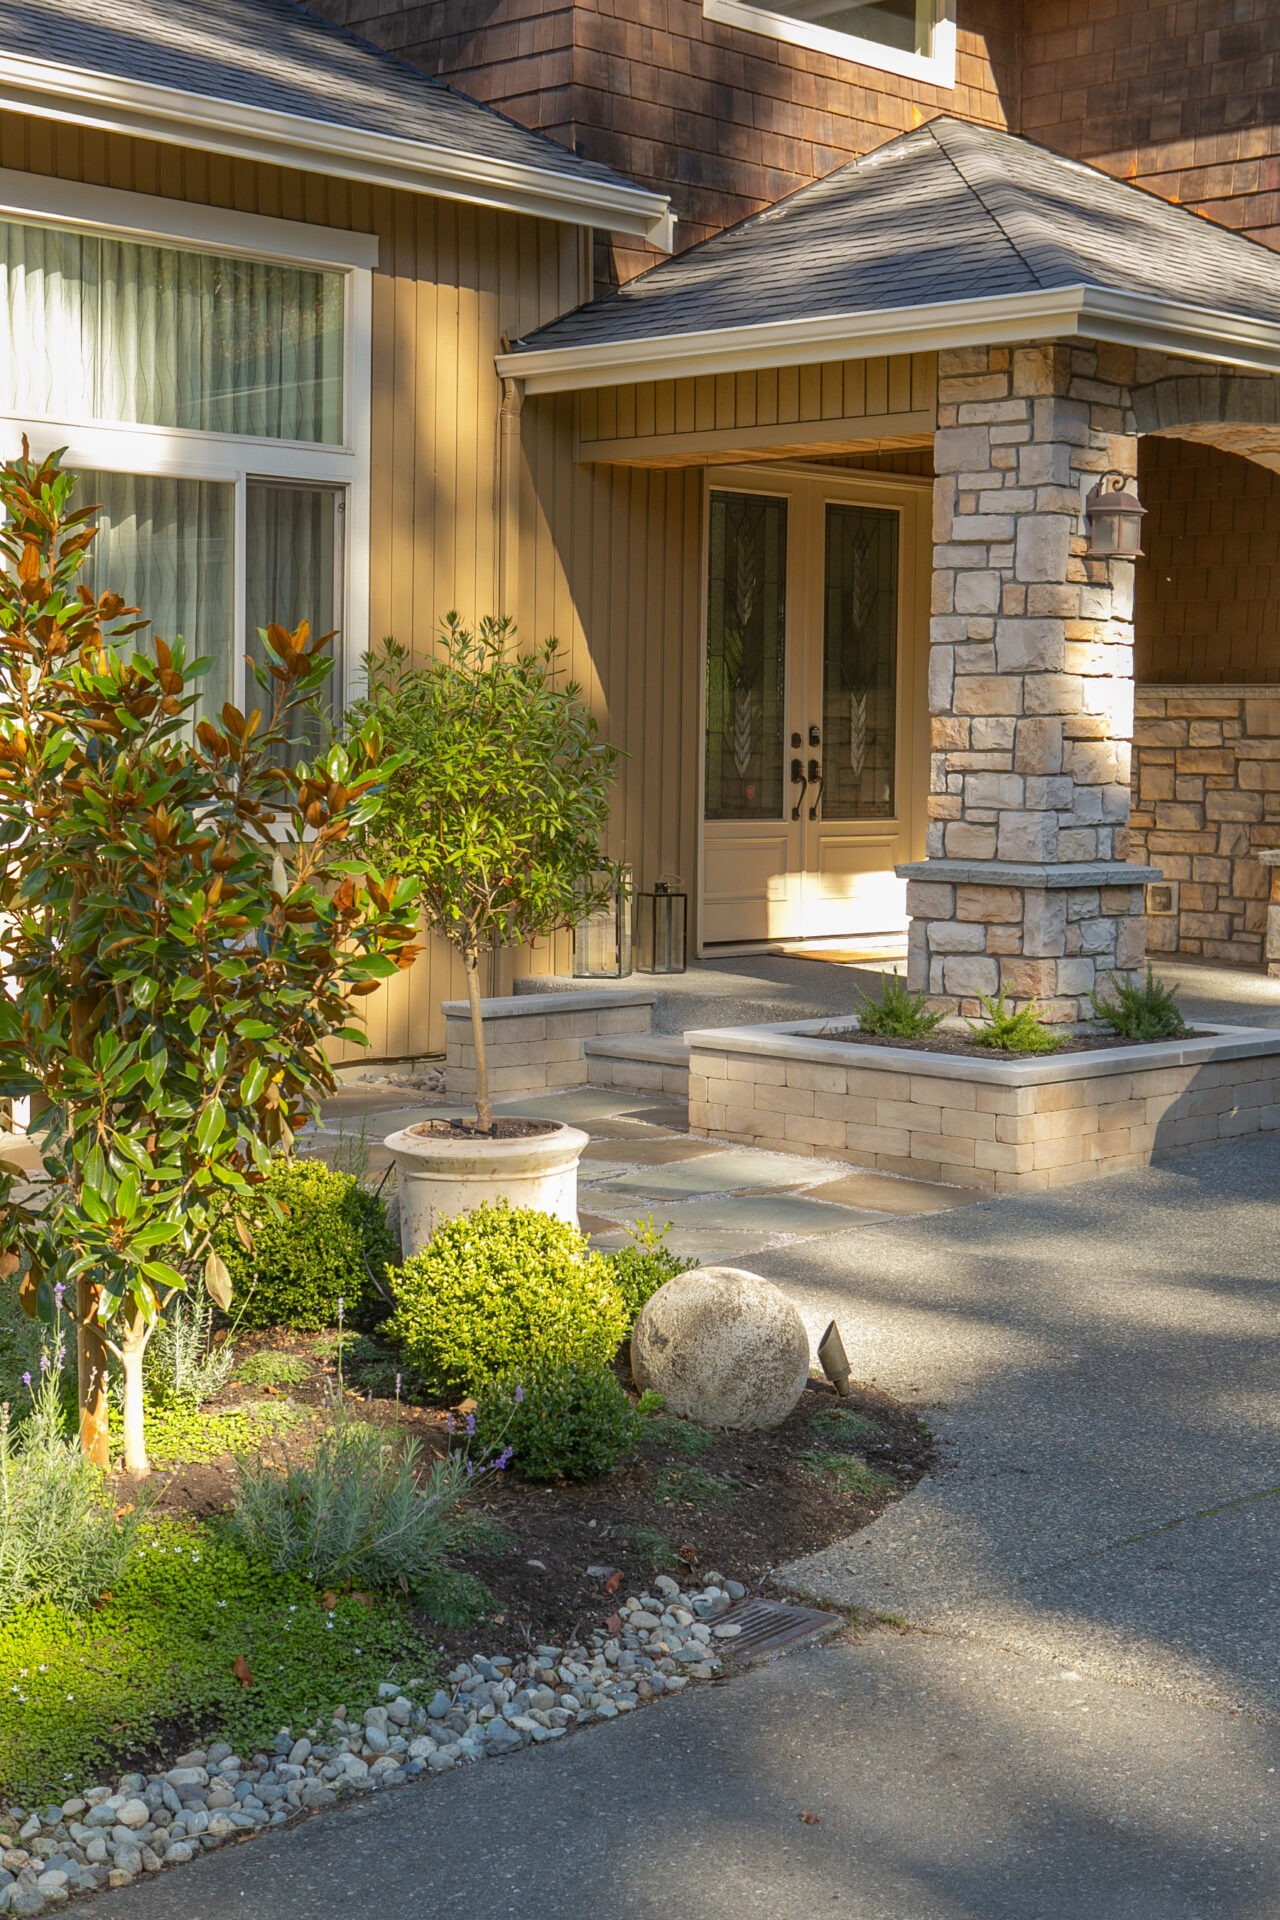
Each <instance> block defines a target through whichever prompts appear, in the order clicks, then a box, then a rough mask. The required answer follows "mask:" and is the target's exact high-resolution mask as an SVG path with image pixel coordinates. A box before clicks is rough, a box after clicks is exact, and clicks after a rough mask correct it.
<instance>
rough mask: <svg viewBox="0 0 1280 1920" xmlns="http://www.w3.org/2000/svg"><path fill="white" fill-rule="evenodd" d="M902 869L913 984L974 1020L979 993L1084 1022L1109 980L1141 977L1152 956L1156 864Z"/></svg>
mask: <svg viewBox="0 0 1280 1920" xmlns="http://www.w3.org/2000/svg"><path fill="white" fill-rule="evenodd" d="M897 871H898V874H899V876H900V877H901V878H903V879H905V880H906V882H907V912H908V914H909V915H910V919H911V930H910V937H909V943H908V949H907V953H908V959H907V980H908V984H909V985H910V986H911V988H912V989H913V990H915V991H923V992H926V993H927V994H928V995H929V997H930V1000H931V1002H932V1004H933V1005H934V1006H936V1007H941V1008H944V1009H945V1010H946V1011H947V1012H948V1013H959V1014H963V1015H966V1016H967V1017H969V1018H971V1019H972V1018H975V1017H976V1016H977V1015H978V1014H979V1013H980V1012H981V1007H980V1005H979V995H983V994H1003V995H1004V997H1005V999H1006V1001H1007V1002H1008V1004H1009V1005H1010V1006H1012V1007H1015V1008H1017V1007H1020V1006H1028V1005H1032V1004H1034V1005H1035V1006H1036V1007H1037V1008H1038V1009H1039V1011H1040V1013H1041V1014H1042V1016H1043V1017H1044V1019H1045V1020H1047V1021H1051V1022H1054V1023H1056V1024H1064V1023H1067V1022H1071V1021H1076V1020H1087V1019H1089V1018H1090V1017H1091V1015H1092V1012H1093V1006H1092V996H1093V992H1094V989H1095V987H1100V986H1101V985H1102V984H1103V983H1104V982H1105V979H1106V976H1107V974H1108V973H1120V974H1128V975H1133V974H1136V973H1138V972H1139V971H1140V969H1141V967H1142V964H1143V961H1144V959H1145V957H1146V888H1147V886H1148V885H1149V884H1150V883H1151V882H1152V881H1153V880H1158V879H1159V878H1160V869H1159V868H1158V867H1138V866H1131V865H1130V864H1129V863H1128V862H1127V861H1124V860H1091V861H1080V862H1075V863H1071V864H1068V863H1063V864H1061V865H1055V864H1050V863H1047V862H1046V863H1044V864H1040V863H1038V862H1019V863H1017V864H1015V863H1013V862H1009V861H1001V860H952V859H931V860H915V861H911V862H910V863H909V864H908V865H906V866H901V867H899V868H898V870H897Z"/></svg>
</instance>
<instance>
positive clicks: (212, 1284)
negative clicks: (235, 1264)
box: [204, 1251, 231, 1313]
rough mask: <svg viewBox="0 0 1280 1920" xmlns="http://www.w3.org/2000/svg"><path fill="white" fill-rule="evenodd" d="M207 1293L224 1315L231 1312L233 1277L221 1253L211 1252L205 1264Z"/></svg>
mask: <svg viewBox="0 0 1280 1920" xmlns="http://www.w3.org/2000/svg"><path fill="white" fill-rule="evenodd" d="M204 1286H205V1292H206V1293H207V1294H208V1296H209V1298H210V1299H211V1300H212V1302H213V1304H214V1306H215V1307H217V1308H218V1309H219V1311H220V1312H222V1313H229V1312H230V1310H231V1275H230V1273H229V1271H228V1269H227V1263H226V1261H225V1260H224V1259H223V1258H222V1255H221V1254H220V1253H214V1252H212V1251H211V1252H210V1253H209V1256H208V1258H207V1259H206V1261H205V1263H204Z"/></svg>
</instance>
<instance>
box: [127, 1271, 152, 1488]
mask: <svg viewBox="0 0 1280 1920" xmlns="http://www.w3.org/2000/svg"><path fill="white" fill-rule="evenodd" d="M149 1331H150V1329H149V1328H148V1326H147V1323H146V1321H145V1320H144V1318H143V1316H142V1314H141V1313H140V1312H139V1311H138V1308H137V1307H136V1305H134V1303H133V1302H132V1301H130V1303H129V1305H128V1306H127V1307H126V1309H125V1313H124V1318H123V1321H122V1324H121V1339H120V1362H121V1367H122V1370H123V1373H124V1470H125V1472H126V1473H131V1474H133V1475H134V1477H135V1478H136V1479H139V1480H145V1479H146V1477H147V1475H148V1474H149V1473H150V1472H151V1462H150V1461H149V1460H148V1459H147V1442H146V1435H145V1434H144V1432H143V1406H142V1356H143V1354H144V1353H145V1352H146V1350H147V1336H148V1333H149Z"/></svg>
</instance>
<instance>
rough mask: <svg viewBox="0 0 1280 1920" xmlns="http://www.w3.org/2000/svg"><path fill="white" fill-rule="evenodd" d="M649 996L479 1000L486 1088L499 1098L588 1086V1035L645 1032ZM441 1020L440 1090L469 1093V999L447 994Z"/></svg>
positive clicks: (605, 991)
mask: <svg viewBox="0 0 1280 1920" xmlns="http://www.w3.org/2000/svg"><path fill="white" fill-rule="evenodd" d="M654 999H655V995H654V994H653V993H651V992H646V991H645V990H644V989H643V988H637V987H604V988H598V989H588V990H587V991H585V992H582V993H517V994H511V995H508V996H507V997H505V998H503V999H495V1000H482V1001H481V1003H480V1006H481V1012H482V1014H483V1016H484V1044H485V1054H486V1057H487V1061H488V1067H489V1091H490V1093H491V1094H492V1095H493V1097H494V1098H495V1099H496V1100H501V1099H505V1098H507V1097H509V1096H510V1095H511V1094H515V1093H554V1092H555V1091H556V1090H557V1088H560V1087H584V1086H586V1084H587V1080H588V1070H587V1061H586V1046H587V1042H588V1041H589V1040H603V1039H613V1038H616V1037H618V1036H620V1035H623V1034H631V1033H634V1034H645V1033H648V1032H649V1030H650V1028H651V1027H652V1025H653V1003H654ZM444 1019H445V1090H446V1092H447V1093H448V1096H449V1098H450V1100H470V1099H473V1098H474V1096H475V1091H476V1054H475V1048H474V1046H473V1045H472V1041H471V1016H470V1012H469V1009H468V1007H467V1003H466V1001H465V1000H446V1001H445V1003H444Z"/></svg>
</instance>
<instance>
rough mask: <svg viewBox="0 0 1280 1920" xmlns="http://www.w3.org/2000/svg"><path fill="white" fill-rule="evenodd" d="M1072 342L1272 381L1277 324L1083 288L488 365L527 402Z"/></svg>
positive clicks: (859, 313)
mask: <svg viewBox="0 0 1280 1920" xmlns="http://www.w3.org/2000/svg"><path fill="white" fill-rule="evenodd" d="M609 297H610V298H612V299H615V300H616V299H619V298H625V296H619V295H616V294H615V295H611V296H609ZM554 324H558V323H553V325H554ZM534 337H535V339H536V337H537V336H536V335H535V336H534ZM1072 337H1081V338H1087V339H1091V340H1108V341H1114V342H1116V343H1117V344H1120V345H1126V346H1134V347H1150V348H1154V349H1156V350H1157V351H1161V352H1165V353H1174V354H1178V355H1180V356H1182V357H1183V358H1185V359H1191V360H1212V361H1218V362H1225V363H1227V364H1228V365H1231V366H1237V367H1248V368H1251V369H1253V370H1255V371H1259V372H1265V373H1276V372H1280V323H1276V322H1272V321H1265V320H1250V319H1247V318H1245V317H1244V316H1242V315H1240V314H1235V313H1224V312H1219V311H1215V310H1211V309H1208V308H1205V307H1191V306H1183V305H1179V304H1177V303H1174V302H1172V301H1167V300H1160V299H1157V298H1154V297H1153V296H1151V295H1148V294H1125V293H1115V292H1112V291H1109V290H1108V289H1105V288H1101V287H1087V286H1075V287H1056V288H1050V289H1047V290H1037V291H1036V292H1035V293H1014V294H994V295H985V296H983V297H982V298H981V299H976V300H948V301H942V302H938V303H936V304H934V305H930V306H913V307H897V308H890V309H886V310H878V311H875V312H868V311H866V310H865V309H862V310H854V311H852V312H848V313H837V314H823V315H821V316H820V317H815V318H813V319H805V320H777V321H771V322H765V323H763V324H760V325H754V326H743V327H723V328H717V329H708V330H706V331H699V332H696V333H674V334H662V335H657V336H653V337H650V338H648V339H639V340H627V341H605V342H601V343H599V344H594V343H593V344H590V345H587V346H582V347H559V348H557V347H536V346H534V347H529V348H526V349H523V350H519V349H517V350H515V351H513V352H509V353H503V354H499V355H498V357H497V361H496V365H497V369H498V373H499V375H500V376H501V377H502V378H503V379H519V380H522V381H523V383H524V387H525V391H526V393H530V394H537V393H567V392H573V391H576V390H578V389H580V388H583V387H612V386H625V385H630V384H632V383H633V382H635V381H639V380H671V379H682V378H692V377H695V376H697V375H699V374H708V373H746V372H751V371H754V370H756V369H758V368H762V367H795V366H809V365H812V364H814V363H815V362H817V361H823V360H864V359H870V358H872V357H874V356H877V355H880V354H892V353H928V352H937V351H938V350H939V349H940V348H944V347H973V346H1001V345H1009V344H1012V343H1014V342H1016V341H1022V340H1061V339H1070V338H1072Z"/></svg>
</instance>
